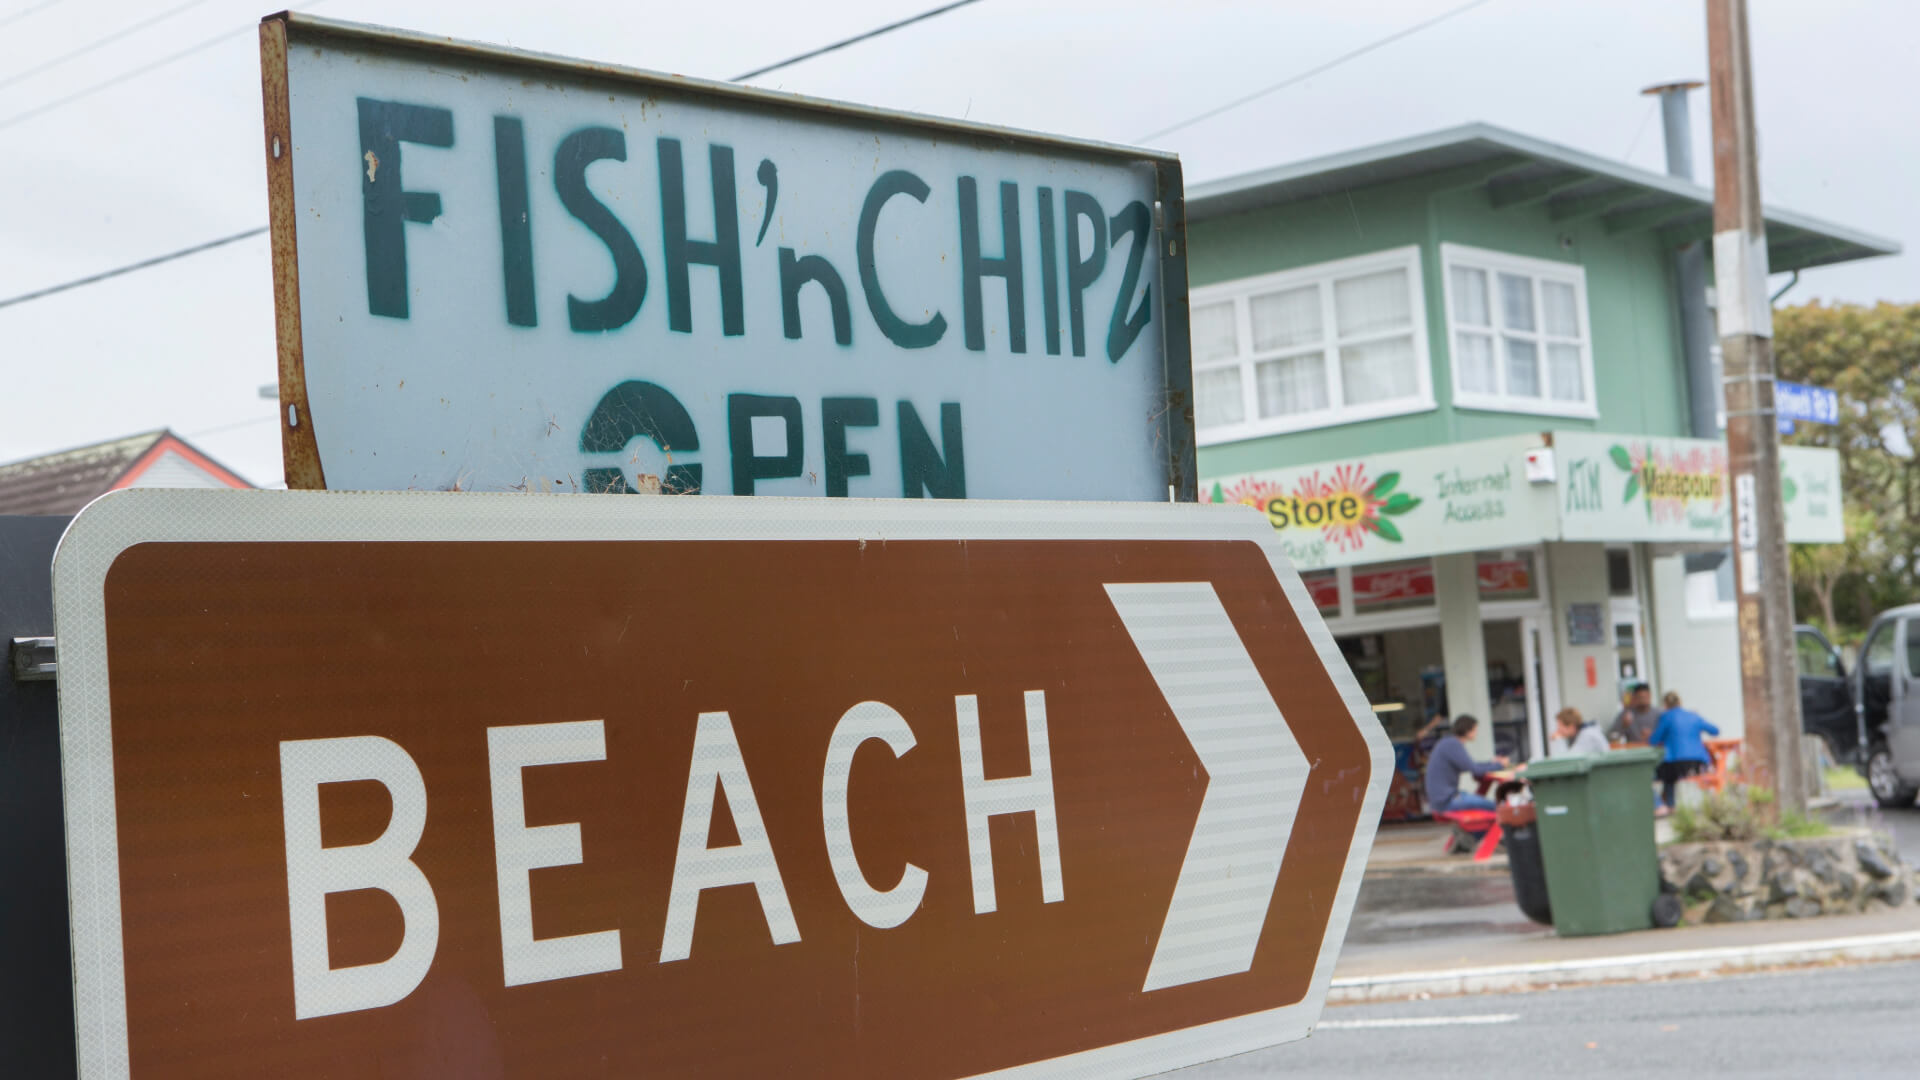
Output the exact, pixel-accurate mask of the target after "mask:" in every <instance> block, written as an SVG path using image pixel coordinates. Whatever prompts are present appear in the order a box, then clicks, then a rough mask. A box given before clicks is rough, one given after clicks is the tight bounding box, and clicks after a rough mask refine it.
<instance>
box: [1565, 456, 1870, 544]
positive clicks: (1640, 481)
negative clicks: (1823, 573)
mask: <svg viewBox="0 0 1920 1080" xmlns="http://www.w3.org/2000/svg"><path fill="white" fill-rule="evenodd" d="M1553 445H1554V452H1555V454H1556V456H1557V458H1558V462H1559V468H1560V488H1561V491H1560V522H1561V535H1562V537H1563V538H1564V539H1567V540H1652V541H1662V540H1664V541H1672V542H1678V543H1688V542H1696V543H1700V542H1704V543H1713V542H1722V543H1724V542H1726V541H1728V540H1730V539H1732V537H1733V524H1732V515H1731V505H1732V503H1731V500H1732V489H1731V487H1730V486H1729V483H1728V480H1727V445H1726V443H1724V442H1720V441H1719V440H1715V439H1677V438H1648V437H1645V436H1625V435H1606V434H1596V433H1591V432H1570V431H1561V432H1555V433H1554V437H1553ZM1780 472H1781V493H1782V495H1783V496H1784V497H1785V500H1786V509H1787V539H1788V541H1790V542H1792V543H1796V544H1837V543H1839V542H1841V541H1842V540H1845V539H1846V526H1845V519H1844V517H1843V515H1842V513H1841V506H1840V455H1839V454H1838V453H1836V452H1834V451H1832V450H1828V449H1824V448H1821V447H1814V446H1783V447H1781V448H1780Z"/></svg>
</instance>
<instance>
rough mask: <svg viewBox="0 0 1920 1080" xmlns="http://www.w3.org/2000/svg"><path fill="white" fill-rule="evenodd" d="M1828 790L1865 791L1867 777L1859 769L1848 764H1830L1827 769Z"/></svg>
mask: <svg viewBox="0 0 1920 1080" xmlns="http://www.w3.org/2000/svg"><path fill="white" fill-rule="evenodd" d="M1826 778H1827V790H1828V791H1865V790H1866V789H1867V778H1866V777H1864V776H1861V775H1860V773H1859V771H1858V770H1857V769H1854V768H1851V767H1849V766H1846V765H1834V766H1830V767H1829V768H1828V769H1827V770H1826Z"/></svg>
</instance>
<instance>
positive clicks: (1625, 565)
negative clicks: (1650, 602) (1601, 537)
mask: <svg viewBox="0 0 1920 1080" xmlns="http://www.w3.org/2000/svg"><path fill="white" fill-rule="evenodd" d="M1607 595H1609V596H1617V597H1620V598H1621V599H1625V600H1631V599H1632V598H1633V553H1632V552H1629V551H1626V550H1623V549H1621V548H1609V549H1607Z"/></svg>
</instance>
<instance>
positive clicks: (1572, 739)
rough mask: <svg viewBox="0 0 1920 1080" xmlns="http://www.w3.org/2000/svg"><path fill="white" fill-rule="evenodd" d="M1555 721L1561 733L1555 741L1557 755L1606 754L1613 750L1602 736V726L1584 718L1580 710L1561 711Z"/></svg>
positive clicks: (1554, 748) (1554, 750) (1554, 746)
mask: <svg viewBox="0 0 1920 1080" xmlns="http://www.w3.org/2000/svg"><path fill="white" fill-rule="evenodd" d="M1553 719H1554V723H1555V724H1556V725H1557V728H1556V730H1557V731H1558V733H1559V738H1556V739H1555V740H1553V752H1554V753H1555V754H1604V753H1606V752H1607V751H1608V750H1611V749H1612V748H1613V747H1612V746H1611V745H1609V744H1608V742H1607V737H1606V736H1605V735H1602V734H1600V725H1598V724H1596V723H1594V722H1593V721H1591V720H1588V719H1586V718H1584V717H1582V716H1581V715H1580V710H1579V709H1573V708H1567V709H1561V710H1560V711H1559V712H1558V713H1556V714H1555V715H1554V718H1553Z"/></svg>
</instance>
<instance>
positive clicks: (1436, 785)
mask: <svg viewBox="0 0 1920 1080" xmlns="http://www.w3.org/2000/svg"><path fill="white" fill-rule="evenodd" d="M1479 726H1480V722H1479V721H1478V720H1475V719H1474V718H1473V717H1471V716H1465V715H1462V716H1458V717H1455V718H1454V721H1453V732H1452V734H1450V735H1448V736H1447V737H1446V738H1444V739H1441V740H1440V742H1439V744H1438V745H1436V746H1435V747H1434V748H1433V754H1432V756H1431V757H1429V758H1427V806H1428V807H1429V808H1431V809H1432V811H1433V812H1434V813H1436V814H1443V813H1446V812H1448V811H1451V810H1492V809H1493V808H1494V802H1493V800H1492V799H1489V798H1487V797H1486V796H1485V795H1479V794H1475V793H1474V792H1470V791H1461V790H1460V774H1461V773H1472V774H1473V775H1474V776H1475V777H1476V778H1478V777H1482V776H1485V775H1487V774H1488V773H1490V772H1492V771H1494V770H1495V769H1500V768H1505V767H1506V764H1507V759H1506V758H1504V757H1500V756H1498V755H1495V756H1494V759H1493V760H1492V761H1475V760H1473V755H1472V754H1470V753H1468V752H1467V744H1466V741H1465V740H1467V739H1470V738H1472V737H1473V731H1474V729H1475V728H1477V727H1479Z"/></svg>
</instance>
